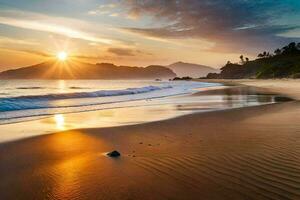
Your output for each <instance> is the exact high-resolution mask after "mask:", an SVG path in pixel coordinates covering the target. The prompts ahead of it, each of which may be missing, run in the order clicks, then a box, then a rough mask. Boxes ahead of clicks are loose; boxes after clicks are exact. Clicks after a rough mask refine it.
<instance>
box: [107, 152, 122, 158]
mask: <svg viewBox="0 0 300 200" xmlns="http://www.w3.org/2000/svg"><path fill="white" fill-rule="evenodd" d="M106 155H107V156H109V157H119V156H121V154H120V153H119V152H118V151H111V152H109V153H107V154H106Z"/></svg>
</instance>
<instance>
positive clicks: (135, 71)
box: [0, 61, 176, 79]
mask: <svg viewBox="0 0 300 200" xmlns="http://www.w3.org/2000/svg"><path fill="white" fill-rule="evenodd" d="M175 76H176V74H175V73H174V72H173V71H172V70H170V69H168V68H166V67H163V66H159V65H151V66H148V67H145V68H144V67H129V66H116V65H114V64H110V63H100V64H88V63H81V62H75V61H67V62H59V61H49V62H44V63H40V64H37V65H33V66H29V67H23V68H18V69H13V70H7V71H3V72H1V73H0V79H164V78H168V79H169V78H174V77H175Z"/></svg>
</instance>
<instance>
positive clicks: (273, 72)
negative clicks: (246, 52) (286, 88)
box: [207, 42, 300, 79]
mask: <svg viewBox="0 0 300 200" xmlns="http://www.w3.org/2000/svg"><path fill="white" fill-rule="evenodd" d="M240 58H241V64H237V63H231V62H228V63H227V64H226V65H225V66H224V67H222V68H221V73H219V74H218V73H210V74H208V75H207V78H210V79H243V78H258V79H268V78H300V43H298V44H296V43H295V42H292V43H290V44H289V45H287V46H284V47H283V48H281V49H276V50H275V51H274V54H270V53H267V52H263V53H260V54H258V58H257V59H255V60H252V61H249V60H248V59H246V61H245V60H244V59H243V56H241V57H240Z"/></svg>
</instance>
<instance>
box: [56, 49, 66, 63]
mask: <svg viewBox="0 0 300 200" xmlns="http://www.w3.org/2000/svg"><path fill="white" fill-rule="evenodd" d="M67 58H68V54H67V53H66V52H65V51H61V52H58V53H57V59H58V60H60V61H65V60H67Z"/></svg>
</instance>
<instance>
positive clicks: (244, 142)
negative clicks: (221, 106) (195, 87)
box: [0, 80, 300, 199]
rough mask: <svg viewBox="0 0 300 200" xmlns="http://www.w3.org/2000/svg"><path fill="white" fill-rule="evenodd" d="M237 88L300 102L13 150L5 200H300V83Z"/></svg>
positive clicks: (52, 139) (48, 138)
mask: <svg viewBox="0 0 300 200" xmlns="http://www.w3.org/2000/svg"><path fill="white" fill-rule="evenodd" d="M231 82H232V83H234V84H244V85H249V86H255V87H258V88H263V89H264V90H267V91H268V92H270V93H273V92H274V93H282V94H286V95H288V96H289V97H292V98H294V99H296V100H294V101H289V102H282V103H276V104H270V105H261V106H253V107H247V108H236V109H230V110H223V111H214V112H204V113H195V114H190V115H185V116H180V117H177V118H173V119H168V120H162V121H158V122H150V123H143V124H137V125H126V126H118V127H111V128H93V129H77V130H71V131H64V132H58V133H53V134H49V135H44V136H37V137H32V138H28V139H23V140H19V141H15V142H8V143H3V144H1V145H0V177H1V182H0V196H1V199H300V163H299V159H300V124H299V121H300V115H299V113H300V103H299V101H298V100H299V99H300V89H299V88H300V82H299V81H294V80H267V81H256V80H245V81H231ZM112 150H118V151H119V152H120V153H121V157H119V158H116V159H115V158H109V157H107V156H105V153H106V152H108V151H112Z"/></svg>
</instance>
